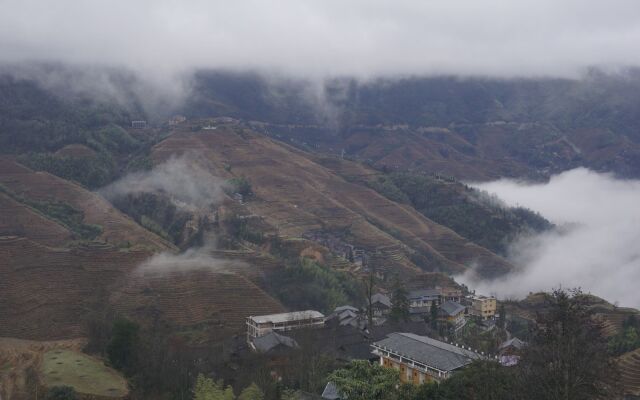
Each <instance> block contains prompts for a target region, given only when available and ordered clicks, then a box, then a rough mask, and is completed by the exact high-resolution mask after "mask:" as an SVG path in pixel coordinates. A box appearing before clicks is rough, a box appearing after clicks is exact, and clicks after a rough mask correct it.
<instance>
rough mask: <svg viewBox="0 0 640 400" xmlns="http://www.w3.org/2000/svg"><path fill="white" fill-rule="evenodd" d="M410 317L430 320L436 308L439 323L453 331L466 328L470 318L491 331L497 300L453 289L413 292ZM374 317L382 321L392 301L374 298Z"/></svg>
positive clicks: (411, 292)
mask: <svg viewBox="0 0 640 400" xmlns="http://www.w3.org/2000/svg"><path fill="white" fill-rule="evenodd" d="M407 299H408V300H409V314H410V316H411V319H412V320H414V321H424V320H425V319H428V318H430V316H431V312H432V307H435V308H436V309H437V314H438V320H439V321H441V322H446V323H448V324H449V325H450V326H451V327H452V329H453V331H454V332H457V331H458V330H460V329H461V328H462V327H464V326H465V324H466V322H467V320H468V319H469V318H473V319H475V320H476V321H478V322H479V323H480V324H481V325H482V326H486V327H487V328H488V329H491V327H493V326H494V323H493V321H494V319H495V316H496V311H497V301H496V298H495V297H494V296H480V295H475V294H472V295H468V296H463V293H462V290H460V289H458V288H454V287H436V288H434V289H419V290H412V291H410V292H409V293H408V296H407ZM372 308H373V310H374V316H375V317H376V318H378V321H383V318H385V317H386V316H387V315H388V314H389V312H390V310H391V299H390V298H389V297H388V296H387V295H385V294H382V293H377V294H375V295H374V296H373V297H372Z"/></svg>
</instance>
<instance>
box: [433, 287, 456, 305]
mask: <svg viewBox="0 0 640 400" xmlns="http://www.w3.org/2000/svg"><path fill="white" fill-rule="evenodd" d="M436 289H438V290H439V291H440V300H441V301H455V302H456V303H460V302H462V290H461V289H458V288H455V287H439V286H436Z"/></svg>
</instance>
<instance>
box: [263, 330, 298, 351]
mask: <svg viewBox="0 0 640 400" xmlns="http://www.w3.org/2000/svg"><path fill="white" fill-rule="evenodd" d="M279 345H283V346H287V347H291V348H295V347H298V343H297V342H296V341H295V340H294V339H292V338H290V337H288V336H284V335H281V334H279V333H276V332H269V333H267V334H266V335H263V336H260V337H257V338H255V339H253V346H254V347H255V348H256V350H257V351H259V352H261V353H267V352H269V351H271V350H273V349H274V348H276V347H278V346H279Z"/></svg>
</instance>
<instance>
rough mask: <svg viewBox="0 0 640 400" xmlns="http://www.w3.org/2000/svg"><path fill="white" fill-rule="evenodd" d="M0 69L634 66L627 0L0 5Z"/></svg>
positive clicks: (637, 15)
mask: <svg viewBox="0 0 640 400" xmlns="http://www.w3.org/2000/svg"><path fill="white" fill-rule="evenodd" d="M0 10H1V11H2V12H0V62H25V61H57V62H64V63H72V64H78V65H85V66H91V65H96V64H97V65H108V66H116V67H122V66H125V67H128V68H131V69H133V70H136V71H140V72H143V73H144V75H145V76H147V77H160V76H172V75H174V74H176V73H177V72H178V71H188V70H193V69H203V68H204V69H207V68H217V69H231V70H238V69H242V70H261V71H275V72H279V73H283V74H285V75H304V76H340V75H349V76H357V77H367V76H380V75H384V76H388V75H394V76H395V75H402V74H419V75H421V74H456V75H488V76H499V77H509V76H532V75H533V76H575V75H576V74H577V73H579V72H580V71H581V70H582V69H584V68H586V67H591V66H596V67H605V68H606V67H617V66H638V65H640V53H639V52H638V51H637V43H639V42H640V7H639V6H638V3H637V1H635V0H613V1H609V2H603V1H596V0H565V1H561V2H558V1H553V0H520V1H513V0H486V1H476V0H453V1H447V2H442V1H440V2H437V1H431V2H425V1H414V0H394V1H390V0H377V1H371V0H352V1H348V2H345V1H338V0H325V1H306V0H283V1H278V2H265V1H259V0H250V1H242V2H232V1H221V0H207V1H205V0H190V1H182V2H176V1H171V0H138V1H134V2H132V1H123V0H110V1H105V0H98V1H80V0H59V1H56V2H46V1H38V0H20V1H7V0H4V1H2V0H0Z"/></svg>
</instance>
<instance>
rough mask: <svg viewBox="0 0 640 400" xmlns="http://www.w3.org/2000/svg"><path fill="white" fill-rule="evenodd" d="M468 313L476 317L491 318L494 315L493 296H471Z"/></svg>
mask: <svg viewBox="0 0 640 400" xmlns="http://www.w3.org/2000/svg"><path fill="white" fill-rule="evenodd" d="M469 300H470V303H471V306H470V307H469V315H472V316H474V317H476V318H478V319H481V320H485V319H491V318H494V317H495V316H496V310H497V301H496V298H495V297H494V296H471V298H470V299H469Z"/></svg>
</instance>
